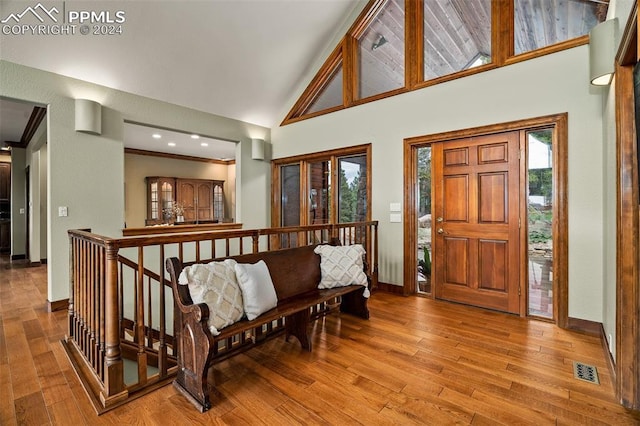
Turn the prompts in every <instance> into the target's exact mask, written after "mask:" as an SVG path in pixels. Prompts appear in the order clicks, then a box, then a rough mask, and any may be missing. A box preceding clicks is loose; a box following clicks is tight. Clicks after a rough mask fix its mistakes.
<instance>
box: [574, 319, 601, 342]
mask: <svg viewBox="0 0 640 426" xmlns="http://www.w3.org/2000/svg"><path fill="white" fill-rule="evenodd" d="M567 328H568V329H569V330H573V331H579V332H580V333H584V334H588V335H590V336H596V337H600V329H601V328H602V323H599V322H596V321H589V320H585V319H580V318H571V317H569V321H568V327H567Z"/></svg>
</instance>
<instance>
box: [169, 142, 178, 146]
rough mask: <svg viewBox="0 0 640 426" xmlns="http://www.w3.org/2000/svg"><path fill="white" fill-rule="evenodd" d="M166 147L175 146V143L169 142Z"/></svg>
mask: <svg viewBox="0 0 640 426" xmlns="http://www.w3.org/2000/svg"><path fill="white" fill-rule="evenodd" d="M167 145H169V146H176V143H175V142H169V143H168V144H167Z"/></svg>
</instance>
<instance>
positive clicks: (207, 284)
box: [178, 259, 244, 336]
mask: <svg viewBox="0 0 640 426" xmlns="http://www.w3.org/2000/svg"><path fill="white" fill-rule="evenodd" d="M235 264H236V261H235V260H232V259H227V260H225V261H223V262H211V263H209V264H203V263H196V264H194V265H191V266H187V267H186V268H184V269H183V270H182V272H181V273H180V278H179V279H178V283H179V284H183V285H185V284H186V285H189V293H190V294H191V300H193V303H196V304H197V303H206V304H207V306H208V307H209V330H211V334H213V335H214V336H217V335H218V334H220V330H221V329H223V328H224V327H226V326H228V325H231V324H233V323H234V322H236V321H238V320H240V319H241V318H242V317H243V316H244V308H243V303H242V291H241V290H240V286H239V285H238V281H237V279H236V271H235Z"/></svg>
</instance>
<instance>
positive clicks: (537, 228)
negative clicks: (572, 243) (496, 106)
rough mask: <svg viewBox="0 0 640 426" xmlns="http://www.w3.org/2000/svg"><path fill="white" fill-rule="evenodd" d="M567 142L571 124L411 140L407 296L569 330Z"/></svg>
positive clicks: (552, 121) (529, 124) (551, 122)
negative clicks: (502, 297) (455, 303)
mask: <svg viewBox="0 0 640 426" xmlns="http://www.w3.org/2000/svg"><path fill="white" fill-rule="evenodd" d="M501 137H502V138H505V140H504V141H502V140H501V139H500V138H501ZM507 139H508V140H509V141H507ZM567 140H568V137H567V115H566V114H557V115H552V116H546V117H539V118H533V119H527V120H521V121H517V122H510V123H503V124H497V125H490V126H483V127H478V128H472V129H466V130H460V131H454V132H447V133H440V134H434V135H426V136H419V137H414V138H410V139H405V145H404V159H405V165H404V169H405V185H404V187H405V194H404V203H405V206H407V207H406V208H405V213H404V215H405V216H404V240H405V245H404V258H405V263H404V287H403V293H404V294H413V293H417V294H423V295H427V296H430V297H434V298H437V299H445V300H453V301H456V297H458V295H465V297H466V296H468V297H467V298H466V299H465V300H463V301H462V303H468V304H473V305H478V306H483V305H482V303H480V304H476V303H475V301H476V300H478V299H477V298H476V296H482V297H481V298H480V299H484V298H485V296H487V297H486V300H489V294H490V293H491V294H492V295H491V297H494V300H498V299H499V298H500V294H499V293H500V292H504V293H505V295H506V293H507V292H510V293H511V294H512V295H515V296H516V297H515V299H509V302H508V303H507V302H506V301H505V302H504V304H503V305H504V306H509V308H508V309H503V308H501V307H500V306H498V305H497V304H496V306H490V305H491V303H490V302H487V303H485V305H488V306H485V307H488V308H490V309H497V310H504V311H508V312H512V313H515V314H517V315H520V316H532V317H536V318H539V319H544V320H549V321H555V322H556V323H557V324H558V325H559V326H560V327H564V328H566V327H567V326H568V239H567V231H568V216H567V191H566V185H567V156H566V147H567ZM511 141H513V142H514V143H513V144H512V142H511ZM500 163H504V164H505V166H504V167H505V169H504V170H502V169H501V168H500V167H501V166H499V164H500ZM507 163H508V164H511V165H509V166H507V165H506V164H507ZM467 169H468V170H467ZM467 172H469V173H467ZM463 175H465V176H466V177H464V178H463ZM513 182H517V183H516V184H515V186H514V185H513ZM507 187H508V188H507ZM496 188H498V189H500V188H502V189H503V190H504V191H502V192H501V191H497V190H496ZM496 194H498V195H496ZM499 194H506V195H499ZM462 195H465V197H466V198H465V199H466V200H467V201H466V202H464V203H461V202H459V200H460V197H461V196H462ZM512 198H513V199H514V200H516V201H512V200H511V199H512ZM436 210H437V211H436ZM514 211H515V212H516V213H515V214H512V213H513V212H514ZM432 215H433V220H432ZM467 219H468V220H467ZM514 224H515V225H514ZM480 228H482V229H480ZM502 228H504V230H503V229H502ZM436 230H437V232H436ZM432 237H433V238H432ZM512 246H515V249H514V248H513V247H512ZM425 252H426V254H428V258H426V257H425ZM514 260H515V261H514ZM501 265H503V266H504V268H503V267H501ZM429 267H430V269H429ZM425 272H429V274H425ZM443 283H444V286H443ZM513 283H516V285H513ZM439 289H440V290H439ZM467 293H468V294H467ZM472 296H473V297H472ZM505 300H506V298H505ZM514 300H515V302H514ZM514 304H517V306H515V305H514Z"/></svg>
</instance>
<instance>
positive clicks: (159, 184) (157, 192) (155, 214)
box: [145, 176, 176, 225]
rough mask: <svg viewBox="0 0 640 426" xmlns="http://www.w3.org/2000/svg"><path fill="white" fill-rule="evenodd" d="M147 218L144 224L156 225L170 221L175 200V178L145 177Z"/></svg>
mask: <svg viewBox="0 0 640 426" xmlns="http://www.w3.org/2000/svg"><path fill="white" fill-rule="evenodd" d="M146 181H147V220H146V221H145V225H158V224H161V223H169V222H171V221H172V218H173V212H172V207H173V203H174V202H175V199H176V197H175V194H176V179H175V178H171V177H157V176H152V177H147V178H146Z"/></svg>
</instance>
